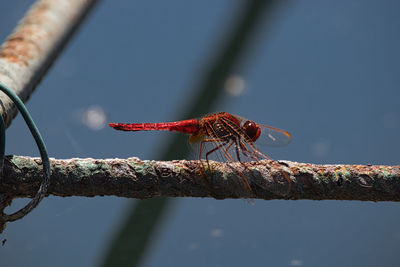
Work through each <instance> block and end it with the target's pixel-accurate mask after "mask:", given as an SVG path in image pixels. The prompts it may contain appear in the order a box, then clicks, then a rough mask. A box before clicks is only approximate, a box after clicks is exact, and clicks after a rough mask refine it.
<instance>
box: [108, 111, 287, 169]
mask: <svg viewBox="0 0 400 267" xmlns="http://www.w3.org/2000/svg"><path fill="white" fill-rule="evenodd" d="M109 126H110V127H112V128H114V129H116V130H121V131H176V132H181V133H185V134H189V135H190V137H189V141H190V142H197V141H200V151H199V160H200V159H201V156H202V152H203V149H204V148H203V147H204V144H205V143H212V144H214V147H213V148H212V149H210V150H208V151H207V152H206V154H205V157H206V161H207V164H208V156H209V155H210V154H212V153H213V152H216V151H219V152H220V153H221V154H222V156H223V157H225V158H226V159H227V160H228V161H239V162H242V161H241V158H240V155H243V156H245V157H246V158H247V159H253V160H261V159H270V157H268V156H267V155H266V154H264V153H263V152H261V151H260V150H259V149H258V148H257V146H256V145H255V142H256V141H258V140H263V141H264V143H265V144H266V145H278V146H280V145H286V144H287V143H289V142H290V139H291V135H290V134H289V133H288V132H287V131H284V130H281V129H278V128H274V127H270V126H267V125H262V124H258V123H255V122H254V121H251V120H247V119H244V118H241V117H239V116H236V115H232V114H229V113H227V112H219V113H214V114H209V115H206V116H203V117H201V118H199V119H190V120H183V121H176V122H161V123H110V124H109ZM232 147H233V148H234V149H233V151H234V152H232V151H230V149H231V148H232ZM234 156H236V160H235V159H234Z"/></svg>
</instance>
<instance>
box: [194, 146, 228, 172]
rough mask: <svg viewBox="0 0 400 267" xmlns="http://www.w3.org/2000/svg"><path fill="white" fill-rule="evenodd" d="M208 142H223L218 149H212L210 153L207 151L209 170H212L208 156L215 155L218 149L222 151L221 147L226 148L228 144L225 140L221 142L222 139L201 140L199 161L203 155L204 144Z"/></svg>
mask: <svg viewBox="0 0 400 267" xmlns="http://www.w3.org/2000/svg"><path fill="white" fill-rule="evenodd" d="M206 142H221V143H220V144H218V145H217V146H216V147H214V148H213V149H211V150H210V151H207V153H206V161H207V165H208V168H210V163H209V162H208V155H210V154H211V153H213V152H214V151H216V150H217V149H220V148H221V147H223V146H225V145H226V144H227V142H226V141H225V140H220V139H203V140H201V143H200V153H199V160H201V154H202V151H203V144H204V143H206Z"/></svg>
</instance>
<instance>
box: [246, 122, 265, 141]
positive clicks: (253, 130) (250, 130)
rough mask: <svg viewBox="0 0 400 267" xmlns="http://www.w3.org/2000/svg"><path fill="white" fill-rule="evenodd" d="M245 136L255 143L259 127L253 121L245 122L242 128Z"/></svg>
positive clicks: (258, 134)
mask: <svg viewBox="0 0 400 267" xmlns="http://www.w3.org/2000/svg"><path fill="white" fill-rule="evenodd" d="M242 129H243V131H244V132H245V133H246V134H247V136H248V137H249V138H250V139H251V140H253V142H255V141H256V140H257V139H258V137H259V136H260V134H261V129H260V127H259V126H258V125H257V124H256V123H255V122H254V121H245V123H243V126H242Z"/></svg>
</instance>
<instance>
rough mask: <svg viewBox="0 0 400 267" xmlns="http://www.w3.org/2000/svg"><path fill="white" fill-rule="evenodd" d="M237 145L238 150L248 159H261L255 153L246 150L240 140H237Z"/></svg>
mask: <svg viewBox="0 0 400 267" xmlns="http://www.w3.org/2000/svg"><path fill="white" fill-rule="evenodd" d="M239 144H240V149H241V150H242V153H243V155H245V156H246V157H248V158H251V159H255V160H258V159H261V157H260V156H258V155H257V154H256V153H254V152H253V151H250V150H248V149H247V147H246V146H245V145H244V144H243V142H242V141H241V140H239Z"/></svg>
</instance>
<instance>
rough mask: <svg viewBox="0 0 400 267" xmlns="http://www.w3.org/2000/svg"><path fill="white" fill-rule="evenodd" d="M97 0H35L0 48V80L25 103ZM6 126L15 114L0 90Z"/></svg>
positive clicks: (0, 110) (0, 101)
mask: <svg viewBox="0 0 400 267" xmlns="http://www.w3.org/2000/svg"><path fill="white" fill-rule="evenodd" d="M96 2H97V0H68V1H65V0H38V1H37V2H36V3H35V4H34V5H32V7H31V8H30V10H29V11H28V12H27V14H26V15H25V17H24V18H23V19H22V20H21V22H20V23H19V25H18V26H17V28H16V29H15V30H14V32H13V33H12V34H11V35H10V36H9V37H8V38H7V40H6V41H5V42H4V44H3V45H2V46H1V47H0V82H2V83H3V84H5V85H7V86H8V87H9V88H10V89H11V90H13V91H14V92H15V93H16V94H17V95H18V96H19V98H20V99H21V100H22V101H23V102H26V101H27V100H28V99H29V96H30V95H31V93H32V92H33V91H34V89H35V87H36V85H37V84H38V83H39V82H40V80H41V79H42V78H43V76H44V75H45V73H46V71H47V70H48V69H49V67H50V66H51V64H52V63H53V62H54V61H55V59H56V58H57V56H58V55H59V54H60V52H61V51H62V49H63V47H64V46H65V45H66V43H67V41H68V40H69V39H70V37H71V36H72V34H73V33H74V32H75V30H76V29H77V28H78V27H79V25H80V24H81V22H82V21H83V19H84V18H85V16H86V15H87V14H88V12H89V11H90V10H91V8H92V7H93V6H94V4H95V3H96ZM0 105H1V106H0V112H1V114H2V115H3V118H4V121H5V124H6V127H8V126H9V125H10V124H11V121H12V119H13V118H14V117H15V116H16V114H17V109H16V108H15V106H14V105H13V103H12V101H11V100H10V99H9V98H8V97H7V96H6V95H4V94H3V93H0Z"/></svg>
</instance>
